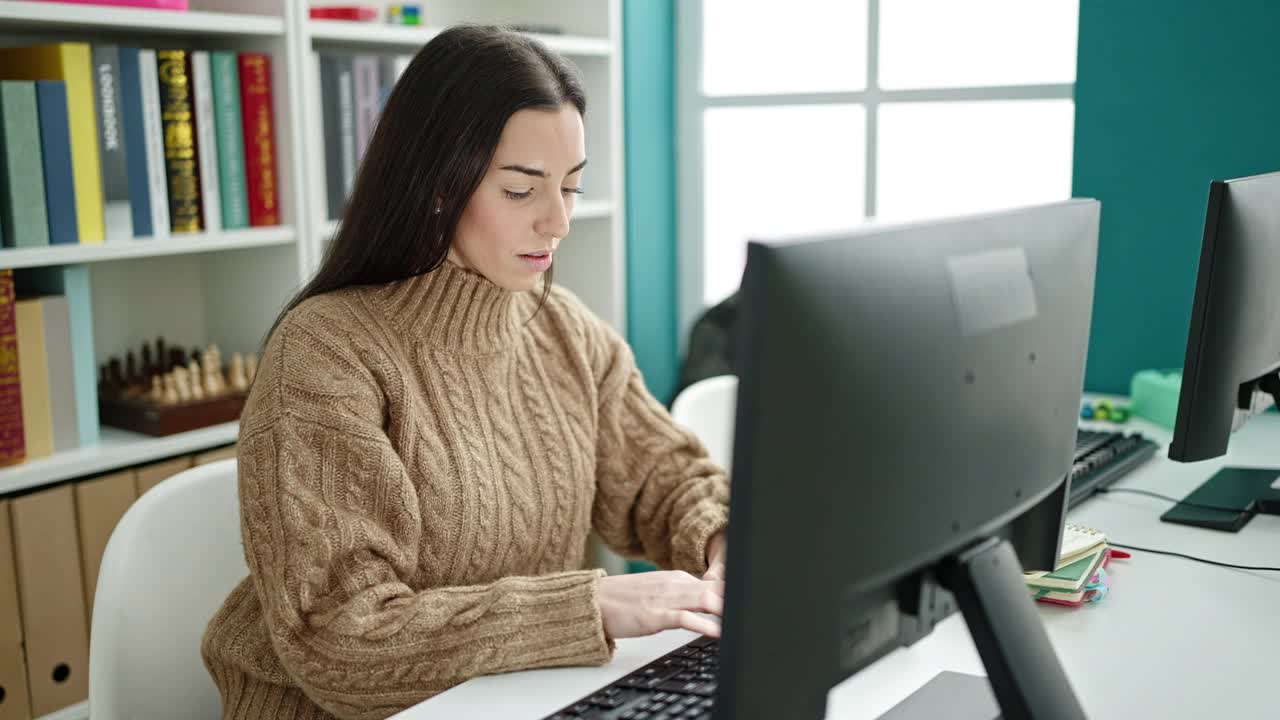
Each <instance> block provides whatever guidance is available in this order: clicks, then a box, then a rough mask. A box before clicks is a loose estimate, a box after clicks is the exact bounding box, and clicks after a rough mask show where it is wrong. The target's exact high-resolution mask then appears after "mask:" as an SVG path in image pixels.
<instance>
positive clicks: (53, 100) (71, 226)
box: [36, 80, 80, 245]
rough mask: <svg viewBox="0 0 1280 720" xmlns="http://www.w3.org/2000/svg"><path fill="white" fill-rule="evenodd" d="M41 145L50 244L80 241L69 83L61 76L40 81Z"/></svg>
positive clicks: (38, 105)
mask: <svg viewBox="0 0 1280 720" xmlns="http://www.w3.org/2000/svg"><path fill="white" fill-rule="evenodd" d="M36 108H37V112H38V114H39V116H40V145H41V149H42V150H43V153H44V154H43V158H44V201H45V206H46V207H47V208H48V211H49V244H50V245H75V244H78V243H79V242H80V231H79V229H78V225H77V220H76V185H75V179H74V176H73V175H72V169H71V131H70V129H69V127H70V126H69V122H70V118H69V117H68V116H67V85H66V83H64V82H62V81H61V80H37V81H36Z"/></svg>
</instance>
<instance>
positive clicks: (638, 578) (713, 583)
mask: <svg viewBox="0 0 1280 720" xmlns="http://www.w3.org/2000/svg"><path fill="white" fill-rule="evenodd" d="M596 599H597V602H598V603H599V604H600V616H601V618H603V620H604V633H605V635H608V636H609V637H611V638H615V639H616V638H628V637H639V636H641V635H652V634H654V633H656V632H661V631H663V630H670V629H674V628H684V629H685V630H692V631H693V632H696V633H702V634H703V635H709V636H711V637H716V638H718V637H720V623H718V622H716V621H715V620H712V619H711V618H707V617H703V616H702V615H700V614H699V613H706V614H710V615H717V616H718V615H720V614H722V613H723V612H724V583H723V582H721V581H720V580H700V579H698V578H696V577H694V576H692V575H690V574H689V573H687V572H683V571H680V570H668V571H653V572H643V573H634V574H631V575H610V576H608V577H603V578H600V581H599V585H598V586H597V588H596Z"/></svg>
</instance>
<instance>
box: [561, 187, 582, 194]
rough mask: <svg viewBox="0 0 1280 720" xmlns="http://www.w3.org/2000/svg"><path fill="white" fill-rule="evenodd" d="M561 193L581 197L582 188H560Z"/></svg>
mask: <svg viewBox="0 0 1280 720" xmlns="http://www.w3.org/2000/svg"><path fill="white" fill-rule="evenodd" d="M560 192H562V193H564V194H566V195H570V194H572V195H581V194H582V188H560Z"/></svg>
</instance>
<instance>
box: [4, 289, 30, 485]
mask: <svg viewBox="0 0 1280 720" xmlns="http://www.w3.org/2000/svg"><path fill="white" fill-rule="evenodd" d="M26 457H27V443H26V436H25V435H24V434H23V432H22V383H21V382H19V378H18V317H17V315H16V314H15V313H14V309H13V271H12V270H0V465H13V464H14V463H20V462H22V461H23V460H24V459H26Z"/></svg>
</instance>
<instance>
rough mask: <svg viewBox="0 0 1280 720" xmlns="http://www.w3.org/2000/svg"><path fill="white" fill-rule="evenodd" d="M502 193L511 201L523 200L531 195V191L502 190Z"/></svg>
mask: <svg viewBox="0 0 1280 720" xmlns="http://www.w3.org/2000/svg"><path fill="white" fill-rule="evenodd" d="M502 192H503V193H504V194H505V195H506V196H507V197H509V198H511V199H512V200H524V199H525V198H527V197H529V196H530V195H532V194H533V191H532V190H525V191H524V192H512V191H510V190H505V189H504V190H503V191H502Z"/></svg>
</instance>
